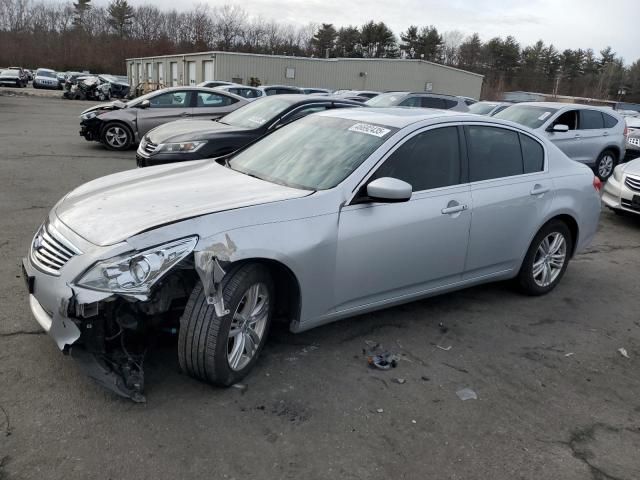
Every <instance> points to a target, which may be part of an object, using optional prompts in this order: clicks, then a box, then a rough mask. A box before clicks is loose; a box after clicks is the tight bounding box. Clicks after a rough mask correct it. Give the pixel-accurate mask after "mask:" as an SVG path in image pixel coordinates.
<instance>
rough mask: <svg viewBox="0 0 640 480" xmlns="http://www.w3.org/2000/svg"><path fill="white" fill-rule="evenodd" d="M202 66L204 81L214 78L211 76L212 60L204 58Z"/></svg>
mask: <svg viewBox="0 0 640 480" xmlns="http://www.w3.org/2000/svg"><path fill="white" fill-rule="evenodd" d="M202 66H203V68H204V81H205V82H206V81H207V80H215V77H214V76H213V60H205V61H204V62H202Z"/></svg>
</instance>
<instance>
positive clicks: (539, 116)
mask: <svg viewBox="0 0 640 480" xmlns="http://www.w3.org/2000/svg"><path fill="white" fill-rule="evenodd" d="M557 111H558V109H557V108H551V107H538V106H533V105H513V106H511V107H509V108H506V109H504V110H503V111H501V112H499V113H496V114H495V115H494V117H495V118H502V119H503V120H511V121H512V122H516V123H519V124H520V125H524V126H525V127H529V128H538V127H540V126H541V125H542V124H543V123H544V122H546V121H547V120H548V119H549V117H551V115H553V114H554V113H556V112H557Z"/></svg>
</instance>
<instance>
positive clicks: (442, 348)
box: [436, 345, 451, 352]
mask: <svg viewBox="0 0 640 480" xmlns="http://www.w3.org/2000/svg"><path fill="white" fill-rule="evenodd" d="M436 347H438V348H439V349H440V350H444V351H445V352H448V351H449V350H451V345H449V346H448V347H443V346H442V345H436Z"/></svg>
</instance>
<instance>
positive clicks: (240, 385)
mask: <svg viewBox="0 0 640 480" xmlns="http://www.w3.org/2000/svg"><path fill="white" fill-rule="evenodd" d="M231 387H232V388H237V389H238V390H240V392H241V393H242V394H243V395H244V394H245V392H246V391H247V389H248V388H249V387H248V386H247V385H245V384H244V383H234V384H233V385H231Z"/></svg>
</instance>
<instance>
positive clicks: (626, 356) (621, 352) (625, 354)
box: [618, 347, 629, 358]
mask: <svg viewBox="0 0 640 480" xmlns="http://www.w3.org/2000/svg"><path fill="white" fill-rule="evenodd" d="M618 353H620V355H622V356H623V357H624V358H629V354H628V353H627V349H626V348H624V347H620V348H619V349H618Z"/></svg>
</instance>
